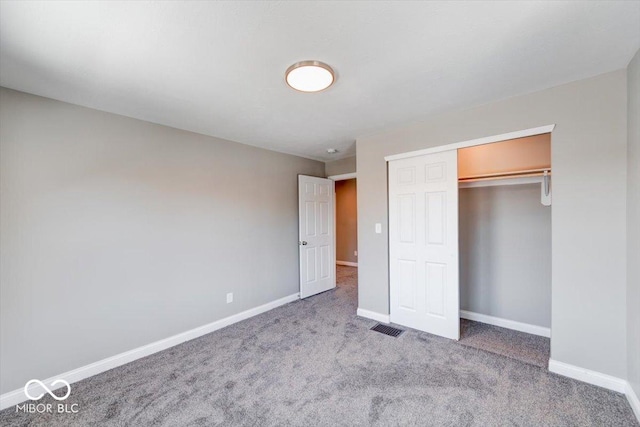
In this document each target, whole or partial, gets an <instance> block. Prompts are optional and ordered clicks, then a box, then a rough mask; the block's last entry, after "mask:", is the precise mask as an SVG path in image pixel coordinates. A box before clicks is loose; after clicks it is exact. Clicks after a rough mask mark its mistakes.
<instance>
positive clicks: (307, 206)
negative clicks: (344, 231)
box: [298, 175, 336, 298]
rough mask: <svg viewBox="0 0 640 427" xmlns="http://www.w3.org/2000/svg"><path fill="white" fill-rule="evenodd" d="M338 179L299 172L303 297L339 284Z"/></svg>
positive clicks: (301, 282)
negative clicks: (335, 181) (337, 274)
mask: <svg viewBox="0 0 640 427" xmlns="http://www.w3.org/2000/svg"><path fill="white" fill-rule="evenodd" d="M334 193H335V183H334V181H332V180H330V179H325V178H316V177H312V176H305V175H298V207H299V217H298V218H299V219H298V221H299V234H298V235H299V242H298V245H299V254H300V298H306V297H309V296H311V295H315V294H318V293H320V292H324V291H328V290H329V289H333V288H335V287H336V275H335V270H336V259H335V219H334V208H333V205H334Z"/></svg>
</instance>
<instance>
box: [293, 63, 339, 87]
mask: <svg viewBox="0 0 640 427" xmlns="http://www.w3.org/2000/svg"><path fill="white" fill-rule="evenodd" d="M284 78H285V80H286V82H287V84H288V85H289V86H291V87H292V88H293V89H295V90H298V91H300V92H320V91H321V90H325V89H326V88H328V87H329V86H331V85H332V84H333V82H334V81H335V74H334V72H333V69H332V68H331V67H330V66H328V65H327V64H325V63H323V62H320V61H301V62H296V63H295V64H293V65H292V66H291V67H289V68H287V72H286V73H285V76H284Z"/></svg>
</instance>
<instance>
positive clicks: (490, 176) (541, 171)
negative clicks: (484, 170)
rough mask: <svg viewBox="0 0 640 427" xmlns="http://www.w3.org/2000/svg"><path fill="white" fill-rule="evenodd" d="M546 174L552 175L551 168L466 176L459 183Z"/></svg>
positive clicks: (459, 179)
mask: <svg viewBox="0 0 640 427" xmlns="http://www.w3.org/2000/svg"><path fill="white" fill-rule="evenodd" d="M545 172H547V174H548V175H551V168H541V169H528V170H523V171H517V172H499V173H492V174H482V175H474V176H465V177H460V178H458V182H472V181H485V180H490V179H505V178H519V177H528V176H543V175H544V173H545Z"/></svg>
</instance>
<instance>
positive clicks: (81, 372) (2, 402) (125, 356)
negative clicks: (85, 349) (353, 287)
mask: <svg viewBox="0 0 640 427" xmlns="http://www.w3.org/2000/svg"><path fill="white" fill-rule="evenodd" d="M299 298H300V294H299V293H295V294H292V295H289V296H286V297H284V298H280V299H278V300H275V301H272V302H269V303H266V304H263V305H261V306H259V307H255V308H251V309H249V310H246V311H243V312H241V313H238V314H234V315H232V316H229V317H225V318H224V319H220V320H217V321H215V322H212V323H209V324H206V325H203V326H199V327H197V328H194V329H191V330H189V331H186V332H182V333H180V334H177V335H173V336H171V337H169V338H165V339H162V340H159V341H156V342H153V343H151V344H147V345H144V346H142V347H138V348H135V349H133V350H129V351H125V352H124V353H120V354H117V355H115V356H112V357H108V358H106V359H102V360H100V361H97V362H94V363H91V364H89V365H85V366H82V367H80V368H77V369H74V370H72V371H68V372H65V373H62V374H59V375H55V376H53V377H51V378H49V379H46V380H43V381H42V382H43V383H45V384H46V385H49V384H51V383H52V382H53V381H55V380H56V379H58V378H62V379H64V380H66V381H67V382H69V383H70V384H73V383H75V382H77V381H80V380H83V379H85V378H89V377H91V376H94V375H97V374H100V373H102V372H105V371H108V370H109V369H113V368H116V367H118V366H122V365H124V364H126V363H129V362H133V361H134V360H137V359H140V358H142V357H146V356H149V355H151V354H153V353H157V352H159V351H162V350H166V349H167V348H170V347H173V346H176V345H178V344H181V343H183V342H185V341H189V340H192V339H194V338H198V337H201V336H203V335H206V334H208V333H211V332H214V331H217V330H218V329H222V328H224V327H226V326H229V325H232V324H234V323H237V322H240V321H242V320H246V319H248V318H250V317H253V316H257V315H258V314H262V313H264V312H267V311H269V310H273V309H274V308H276V307H280V306H281V305H285V304H288V303H290V302H292V301H296V300H298V299H299ZM61 386H63V385H61ZM37 387H39V386H37ZM56 388H58V387H52V390H55V389H56ZM36 389H37V388H36V387H34V388H33V389H31V388H30V390H36ZM41 392H42V391H41ZM71 393H73V390H72V391H71ZM33 394H35V392H32V395H33ZM25 400H27V397H26V396H25V394H24V389H23V388H20V389H18V390H14V391H10V392H7V393H4V394H3V395H1V396H0V410H2V409H6V408H8V407H10V406H13V405H17V404H18V403H21V402H24V401H25Z"/></svg>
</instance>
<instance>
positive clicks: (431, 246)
mask: <svg viewBox="0 0 640 427" xmlns="http://www.w3.org/2000/svg"><path fill="white" fill-rule="evenodd" d="M457 158H458V153H457V150H451V151H445V152H440V153H436V154H427V155H422V156H418V157H411V158H406V159H400V160H394V161H390V162H389V272H390V317H391V322H393V323H397V324H400V325H404V326H408V327H411V328H414V329H419V330H422V331H425V332H429V333H432V334H435V335H440V336H443V337H447V338H451V339H454V340H457V339H459V338H460V317H459V309H460V307H459V279H458V164H457Z"/></svg>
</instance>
